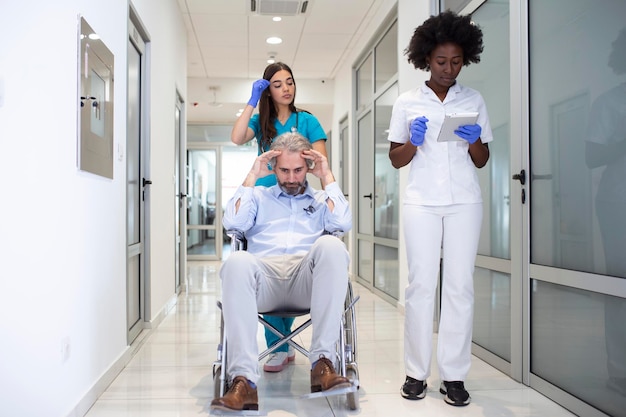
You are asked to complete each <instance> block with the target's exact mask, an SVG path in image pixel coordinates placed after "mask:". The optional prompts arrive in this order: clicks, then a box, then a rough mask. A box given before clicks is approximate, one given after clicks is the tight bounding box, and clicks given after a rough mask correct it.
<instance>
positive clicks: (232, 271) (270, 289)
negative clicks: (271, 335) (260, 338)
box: [220, 235, 350, 383]
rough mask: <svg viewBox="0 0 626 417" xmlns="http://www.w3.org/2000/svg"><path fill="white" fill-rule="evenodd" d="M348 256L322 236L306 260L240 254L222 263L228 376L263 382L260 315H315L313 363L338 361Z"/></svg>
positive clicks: (337, 242) (332, 240)
mask: <svg viewBox="0 0 626 417" xmlns="http://www.w3.org/2000/svg"><path fill="white" fill-rule="evenodd" d="M349 262H350V257H349V255H348V251H347V250H346V247H345V245H344V244H343V242H342V241H341V240H339V239H338V238H336V237H333V236H327V235H325V236H322V237H320V238H319V239H318V240H317V241H316V242H315V243H314V244H313V246H312V247H311V250H310V251H309V253H308V254H306V255H305V256H304V257H302V256H298V257H296V256H292V255H286V256H279V257H270V258H264V259H260V258H257V257H256V256H254V255H252V254H250V253H248V252H245V251H237V252H233V253H231V254H230V256H229V257H228V258H227V259H226V261H224V263H223V264H222V268H221V270H220V277H221V279H222V312H223V315H224V331H225V337H226V340H227V355H228V356H227V358H228V361H227V362H228V365H227V368H228V369H227V372H228V374H229V375H230V377H233V378H234V377H236V376H245V377H246V378H248V379H249V380H250V381H252V382H254V383H256V382H257V381H258V379H259V366H258V354H259V349H258V345H257V340H256V335H257V326H258V321H257V312H259V311H272V310H278V309H284V310H289V309H298V310H301V309H307V308H310V310H311V322H312V327H313V335H312V340H311V347H310V349H309V353H310V354H309V360H310V361H311V362H314V361H316V360H318V359H319V357H320V355H324V356H325V357H327V358H329V359H330V360H331V361H334V358H335V355H336V343H337V340H338V339H339V332H340V328H341V316H342V314H343V309H344V301H345V299H346V291H347V288H348V265H349Z"/></svg>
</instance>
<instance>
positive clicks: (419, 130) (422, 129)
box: [410, 116, 428, 146]
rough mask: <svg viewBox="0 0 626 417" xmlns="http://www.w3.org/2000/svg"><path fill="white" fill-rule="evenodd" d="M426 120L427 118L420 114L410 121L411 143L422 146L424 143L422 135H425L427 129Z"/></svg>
mask: <svg viewBox="0 0 626 417" xmlns="http://www.w3.org/2000/svg"><path fill="white" fill-rule="evenodd" d="M427 121H428V119H427V118H425V117H424V116H420V117H416V118H415V119H414V120H413V121H412V122H411V128H410V130H411V143H412V144H413V145H415V146H422V144H423V143H424V135H426V129H428V126H426V122H427Z"/></svg>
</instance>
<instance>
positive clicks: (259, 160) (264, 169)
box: [243, 150, 282, 187]
mask: <svg viewBox="0 0 626 417" xmlns="http://www.w3.org/2000/svg"><path fill="white" fill-rule="evenodd" d="M281 153H282V151H275V150H270V151H267V152H264V153H262V154H261V155H259V156H257V157H256V159H255V160H254V163H253V164H252V169H250V172H249V173H248V175H247V176H246V179H245V180H244V182H243V186H244V187H254V184H255V183H256V180H257V179H259V178H263V177H265V176H267V175H270V174H273V173H274V167H272V166H270V160H271V159H272V158H274V157H277V156H278V155H280V154H281Z"/></svg>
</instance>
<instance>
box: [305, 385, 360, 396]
mask: <svg viewBox="0 0 626 417" xmlns="http://www.w3.org/2000/svg"><path fill="white" fill-rule="evenodd" d="M357 386H358V385H351V386H349V387H345V388H339V389H331V390H328V391H319V392H312V393H310V394H304V395H302V396H301V397H300V398H305V399H311V398H320V397H333V396H335V395H343V394H349V393H351V392H356V390H357Z"/></svg>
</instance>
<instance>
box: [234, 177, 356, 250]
mask: <svg viewBox="0 0 626 417" xmlns="http://www.w3.org/2000/svg"><path fill="white" fill-rule="evenodd" d="M328 198H330V199H331V200H332V201H333V203H334V208H333V210H332V211H331V210H330V208H329V207H328V204H327V203H326V200H327V199H328ZM237 200H241V202H240V204H239V210H238V211H235V205H236V203H237ZM223 225H224V227H225V228H226V229H227V230H239V231H241V232H244V234H245V237H246V239H247V241H248V248H247V250H248V252H250V253H251V254H254V255H256V256H259V257H267V256H279V255H299V256H303V255H305V254H306V253H308V251H309V250H310V249H311V246H312V245H313V243H314V242H315V241H316V240H317V239H318V238H319V237H320V236H322V235H323V234H324V233H327V232H328V233H333V234H343V233H346V232H348V231H349V230H350V229H351V228H352V213H351V212H350V206H349V204H348V201H347V200H346V198H345V197H344V195H343V193H342V191H341V189H340V188H339V185H338V184H337V183H336V182H332V183H330V184H328V185H327V186H326V188H325V189H324V190H314V189H313V188H311V187H310V186H309V184H308V183H307V184H306V189H305V191H304V193H302V194H298V195H295V196H290V195H288V194H285V193H283V192H282V190H281V189H280V187H279V186H278V185H274V186H271V187H263V186H256V187H244V186H243V185H241V186H239V188H238V189H237V191H236V192H235V195H234V196H233V197H232V198H231V199H230V201H229V202H228V204H227V206H226V211H225V213H224V218H223Z"/></svg>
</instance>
